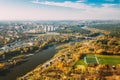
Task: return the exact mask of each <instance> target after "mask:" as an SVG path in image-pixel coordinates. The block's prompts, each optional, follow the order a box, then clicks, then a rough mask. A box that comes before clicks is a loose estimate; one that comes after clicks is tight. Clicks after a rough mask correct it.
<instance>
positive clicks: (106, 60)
mask: <svg viewBox="0 0 120 80" xmlns="http://www.w3.org/2000/svg"><path fill="white" fill-rule="evenodd" d="M97 58H98V60H99V63H100V64H109V65H116V64H120V56H104V55H98V56H97Z"/></svg>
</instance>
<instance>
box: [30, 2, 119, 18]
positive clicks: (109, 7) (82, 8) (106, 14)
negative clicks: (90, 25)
mask: <svg viewBox="0 0 120 80" xmlns="http://www.w3.org/2000/svg"><path fill="white" fill-rule="evenodd" d="M79 1H80V3H78V2H68V1H65V2H62V3H61V2H48V1H45V2H36V1H33V2H32V3H36V4H44V5H50V6H59V7H68V8H74V9H78V10H79V13H77V14H76V13H73V14H76V16H77V17H76V19H78V18H79V19H120V10H119V9H120V7H118V8H114V6H115V5H117V4H102V7H95V6H94V7H93V6H91V5H87V4H84V3H81V2H82V1H84V0H79ZM109 1H110V0H109ZM111 1H112V0H111ZM74 18H75V17H74Z"/></svg>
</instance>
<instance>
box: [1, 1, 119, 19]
mask: <svg viewBox="0 0 120 80" xmlns="http://www.w3.org/2000/svg"><path fill="white" fill-rule="evenodd" d="M91 19H92V20H93V19H95V20H120V0H0V20H91Z"/></svg>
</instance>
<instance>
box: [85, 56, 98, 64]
mask: <svg viewBox="0 0 120 80" xmlns="http://www.w3.org/2000/svg"><path fill="white" fill-rule="evenodd" d="M86 61H87V63H88V64H97V61H96V58H95V56H94V55H91V54H88V55H87V56H86Z"/></svg>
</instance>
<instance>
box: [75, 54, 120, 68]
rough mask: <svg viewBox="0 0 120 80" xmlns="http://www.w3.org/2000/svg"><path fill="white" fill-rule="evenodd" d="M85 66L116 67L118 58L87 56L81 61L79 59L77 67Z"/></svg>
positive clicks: (119, 62) (118, 61) (118, 62)
mask: <svg viewBox="0 0 120 80" xmlns="http://www.w3.org/2000/svg"><path fill="white" fill-rule="evenodd" d="M87 64H108V65H117V64H120V56H114V55H113V56H112V55H111V56H109V55H94V54H87V55H86V56H85V57H84V58H83V59H79V60H78V61H77V62H76V64H75V67H76V66H77V65H85V66H86V65H87Z"/></svg>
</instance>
